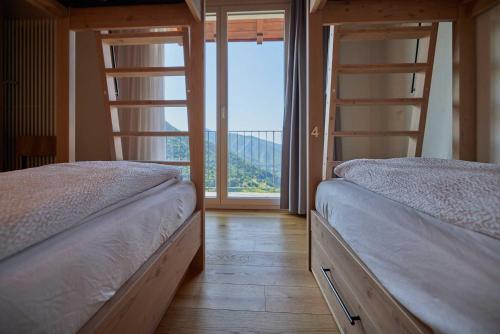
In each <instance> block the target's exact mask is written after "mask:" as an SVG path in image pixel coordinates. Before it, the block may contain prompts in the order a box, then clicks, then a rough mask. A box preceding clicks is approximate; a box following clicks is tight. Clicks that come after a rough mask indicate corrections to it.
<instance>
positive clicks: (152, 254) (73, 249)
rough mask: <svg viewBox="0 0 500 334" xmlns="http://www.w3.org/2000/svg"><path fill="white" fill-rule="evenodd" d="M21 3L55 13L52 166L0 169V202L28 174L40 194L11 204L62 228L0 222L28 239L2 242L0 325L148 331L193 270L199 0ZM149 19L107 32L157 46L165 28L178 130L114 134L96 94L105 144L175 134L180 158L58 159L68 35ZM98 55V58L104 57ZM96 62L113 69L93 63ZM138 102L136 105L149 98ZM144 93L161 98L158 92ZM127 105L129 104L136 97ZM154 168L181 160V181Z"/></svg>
mask: <svg viewBox="0 0 500 334" xmlns="http://www.w3.org/2000/svg"><path fill="white" fill-rule="evenodd" d="M29 2H30V3H31V4H32V5H35V6H37V7H38V8H39V9H40V10H43V11H44V12H46V13H49V14H50V15H52V16H53V17H55V18H56V48H55V49H56V52H57V54H56V60H55V73H56V80H55V87H56V88H55V110H56V129H57V138H56V161H57V162H58V163H60V164H55V165H49V166H44V167H40V168H34V169H31V170H30V169H28V170H24V171H15V172H10V173H5V174H4V175H2V177H3V181H5V182H3V185H2V186H3V187H11V188H9V189H12V194H5V193H4V195H5V196H3V198H2V201H3V202H5V203H7V202H9V201H12V200H13V199H15V198H16V196H14V195H13V194H14V193H17V194H18V195H19V196H21V195H20V193H21V192H22V191H26V190H27V187H31V186H30V182H31V181H32V182H34V183H36V185H34V183H32V184H33V187H32V188H33V189H36V188H37V187H38V188H39V189H41V190H42V192H43V190H44V188H45V193H43V194H41V195H40V194H30V195H29V196H27V197H26V198H33V199H34V200H33V201H32V202H33V203H34V204H33V206H30V205H29V204H30V203H31V202H30V201H20V202H26V203H27V207H28V209H26V207H25V206H23V205H19V207H17V206H16V208H15V209H16V210H17V209H19V210H20V211H19V212H21V211H22V213H21V215H23V217H25V218H26V217H27V218H26V219H24V220H23V221H22V222H21V224H24V223H26V222H29V221H31V222H37V221H40V216H41V215H43V216H44V217H46V218H47V217H48V218H50V219H53V220H54V221H56V222H57V221H59V220H60V223H61V224H62V225H61V224H59V225H57V224H55V225H53V226H59V227H57V228H53V227H47V229H46V230H45V231H44V232H43V233H41V234H40V235H39V237H37V236H36V234H37V233H29V230H26V229H24V230H23V228H21V227H19V226H18V227H14V228H13V229H10V231H11V232H13V231H14V233H15V231H16V230H17V231H20V230H23V231H25V232H28V233H25V234H28V235H29V236H25V238H24V239H23V240H25V239H26V238H27V239H29V240H25V241H24V242H23V244H22V246H19V245H18V246H15V245H14V246H12V247H11V248H8V247H7V246H6V245H3V247H2V259H1V260H0V280H1V281H2V287H1V290H0V294H1V295H2V298H1V299H2V301H1V302H0V308H1V309H2V316H1V317H0V318H1V320H0V322H1V323H2V325H0V328H1V329H0V331H4V330H5V331H6V332H31V331H34V330H36V331H45V332H61V333H62V332H79V333H151V332H154V330H155V329H156V327H157V325H158V323H159V322H160V320H161V318H162V316H163V314H164V313H165V311H166V309H167V307H168V305H169V303H170V301H171V300H172V298H173V296H174V295H175V292H176V290H177V288H178V287H179V285H180V283H181V281H182V279H183V278H184V277H185V275H187V274H188V273H192V274H195V273H199V272H201V271H202V270H203V268H204V258H205V254H204V250H205V247H204V193H205V192H204V163H203V161H204V144H203V138H204V137H203V133H204V79H203V78H204V40H203V38H204V23H203V21H204V2H203V1H195V0H189V1H188V0H186V1H185V2H184V1H162V3H161V4H160V3H159V2H158V1H150V2H147V1H145V2H142V3H143V4H142V5H133V6H132V5H128V4H131V3H133V2H134V1H121V2H120V1H119V2H120V4H121V5H120V6H100V7H92V6H90V7H89V6H78V7H66V6H65V4H68V5H70V6H71V5H72V4H78V3H79V4H82V3H84V2H81V1H80V2H74V1H61V2H57V1H46V0H44V1H36V0H33V1H29ZM86 3H87V4H90V3H94V4H97V2H95V1H87V2H86ZM124 3H125V4H124ZM144 3H146V4H144ZM153 28H154V29H156V30H155V31H154V32H147V33H146V34H144V33H143V34H142V35H141V36H139V37H138V36H132V35H131V36H127V35H126V34H118V33H117V34H115V35H114V36H115V37H117V38H115V39H114V40H115V41H116V40H119V42H121V43H122V44H123V43H124V42H125V44H126V43H127V41H132V43H133V44H134V45H136V44H137V42H138V41H139V40H140V41H141V43H142V42H144V41H146V43H143V44H148V43H147V41H149V40H154V39H156V40H157V41H158V40H159V41H160V43H161V41H164V40H165V39H167V40H170V39H171V38H172V36H173V37H174V39H175V41H176V43H179V44H182V45H183V47H184V67H183V68H182V69H176V71H175V75H178V74H179V73H180V72H182V73H180V74H181V75H184V76H185V78H186V100H185V101H183V103H182V104H183V105H184V106H185V107H186V110H187V120H188V130H187V131H185V132H183V133H181V134H180V133H173V134H172V133H135V134H131V133H126V134H125V133H122V132H119V131H114V128H113V126H116V124H112V117H111V114H112V113H113V112H114V111H115V110H113V108H110V104H112V103H110V100H112V99H111V97H110V98H109V100H108V99H107V98H106V101H105V104H106V105H105V106H106V107H107V108H108V109H106V111H107V112H109V114H110V115H109V117H108V118H107V119H108V120H109V124H108V126H109V129H110V141H111V142H112V143H114V144H116V143H118V142H119V141H120V139H121V138H122V137H124V136H133V135H137V136H171V135H173V136H178V135H183V136H185V137H187V138H188V140H189V160H188V161H181V162H179V161H159V164H158V163H155V164H153V163H150V162H147V161H144V162H138V161H135V162H129V161H116V162H115V161H112V162H95V163H92V162H77V163H74V162H70V161H71V160H73V159H74V158H72V157H74V142H73V141H74V137H72V136H73V135H74V133H73V131H74V123H73V122H74V94H75V92H74V79H75V78H74V66H75V63H74V61H75V56H74V52H75V46H74V43H73V41H74V32H75V31H81V30H87V31H95V32H96V40H97V43H98V45H99V47H100V48H101V49H104V47H105V45H109V44H110V43H112V42H113V40H112V39H109V36H107V35H106V36H104V34H103V33H101V31H110V30H121V31H124V30H129V31H137V30H138V29H141V30H143V31H144V30H146V31H151V30H150V29H153ZM158 28H163V30H162V29H160V30H157V29H158ZM118 35H119V36H118ZM174 35H175V36H174ZM106 37H108V38H107V39H106ZM138 38H139V39H138ZM106 43H107V44H106ZM98 50H99V48H98ZM98 54H99V53H98ZM100 56H103V57H105V55H102V54H100ZM106 61H107V59H106V58H103V59H101V62H102V63H104V64H105V63H106ZM156 70H160V72H161V73H160V75H161V74H165V75H170V74H172V73H171V69H165V71H163V72H162V71H161V69H156ZM102 71H103V73H104V72H105V71H110V72H112V71H113V69H106V68H105V67H104V68H103V69H102ZM125 72H126V73H120V74H121V75H131V76H141V77H143V76H147V75H149V74H151V73H149V72H148V69H134V70H133V71H130V69H129V70H127V69H126V71H125ZM167 72H168V73H167ZM152 74H153V75H158V73H156V74H155V73H152ZM106 75H108V73H104V74H103V82H102V83H96V84H102V85H103V86H102V91H104V92H105V95H107V91H108V86H107V85H108V83H109V81H112V80H107V79H106V78H107V77H106ZM108 77H109V76H108ZM149 102H150V101H145V103H144V105H140V106H139V107H144V108H148V107H151V104H150V103H149ZM156 102H157V103H156V104H158V103H159V104H160V105H162V106H163V105H167V104H168V103H167V102H169V101H156ZM131 103H134V104H135V106H136V107H137V104H138V103H140V101H132V102H131ZM156 104H155V106H156ZM111 107H112V106H111ZM115 107H116V106H115ZM124 107H127V106H124ZM72 138H73V139H72ZM118 147H119V146H117V145H113V146H112V148H113V153H114V154H112V156H114V157H115V158H117V160H120V158H122V157H121V156H119V155H118V154H117V152H118V151H117V148H118ZM165 165H175V166H186V167H188V168H189V178H190V181H181V180H180V179H181V176H180V174H179V173H180V172H179V170H178V168H177V167H170V166H165ZM30 180H31V181H30ZM65 182H67V184H68V189H65V184H66V183H65ZM44 184H45V186H44ZM51 184H53V185H54V191H53V192H52V191H51V187H52V185H51ZM72 189H73V190H74V191H71V190H72ZM134 189H135V190H134ZM78 192H81V193H80V194H78ZM11 195H12V196H11ZM108 195H109V198H108ZM37 196H38V197H37ZM51 196H54V197H53V198H52V200H48V199H47V197H51ZM96 196H99V198H97V199H96V198H95V197H96ZM21 197H22V196H21ZM101 198H102V200H101ZM4 200H5V201H4ZM18 202H19V201H18ZM16 203H17V202H16ZM26 203H25V204H26ZM36 203H45V204H42V209H44V210H47V211H44V212H34V211H33V210H32V211H30V210H29V208H30V207H33V208H36V207H37V206H36ZM65 203H66V204H65ZM23 208H24V209H23ZM51 208H52V209H53V210H51ZM68 208H70V210H68ZM71 208H75V212H76V213H75V212H72V209H71ZM25 209H26V210H25ZM12 210H14V209H12ZM12 210H11V211H12ZM23 210H24V211H23ZM11 211H9V210H6V212H11ZM12 212H13V211H12ZM19 212H18V213H16V214H19ZM12 217H13V216H12V215H11V216H9V214H7V217H5V216H4V217H3V219H7V220H6V221H11V220H12ZM70 218H71V219H70ZM68 221H69V223H68ZM49 225H50V224H49ZM16 226H17V225H16ZM26 226H27V225H26ZM44 226H45V225H44ZM61 226H62V227H61ZM26 228H28V227H26ZM3 232H5V230H3ZM11 232H9V233H11ZM6 235H7V234H6ZM133 249H136V250H138V252H132V250H133ZM4 251H5V252H4ZM120 264H121V265H120ZM26 266H28V267H26ZM51 275H53V276H51ZM52 278H53V279H52ZM44 282H45V283H46V284H45V285H44ZM117 284H118V286H117ZM40 285H43V286H40ZM23 287H25V289H23ZM9 298H12V299H9ZM70 301H73V302H75V301H77V305H74V304H68V303H69V302H70ZM80 303H81V304H80Z"/></svg>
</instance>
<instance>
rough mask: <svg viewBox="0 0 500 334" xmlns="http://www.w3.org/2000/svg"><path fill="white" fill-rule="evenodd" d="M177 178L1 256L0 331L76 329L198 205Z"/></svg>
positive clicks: (188, 186)
mask: <svg viewBox="0 0 500 334" xmlns="http://www.w3.org/2000/svg"><path fill="white" fill-rule="evenodd" d="M195 201H196V196H195V189H194V186H193V185H192V184H191V183H190V182H179V181H177V180H171V181H169V182H165V183H163V184H161V185H159V186H157V187H154V188H152V189H150V190H148V191H146V192H143V193H140V194H138V195H136V196H134V197H132V198H130V199H127V200H125V201H121V202H119V203H117V204H115V205H113V206H112V207H108V208H107V209H105V210H102V211H100V212H98V213H96V214H94V215H93V216H92V217H89V218H88V219H87V220H86V221H85V222H84V223H82V224H79V225H78V226H76V227H73V228H71V229H69V230H66V231H64V232H62V233H59V234H57V235H55V236H53V237H51V238H49V239H48V240H45V241H44V242H40V243H37V244H36V245H34V246H32V247H29V248H27V249H25V250H24V251H22V252H20V253H17V254H16V255H13V256H11V257H9V258H7V259H5V260H3V261H0V333H75V332H76V331H77V330H78V329H79V328H80V327H81V326H82V325H84V324H85V322H86V321H87V320H89V319H90V318H91V317H92V315H93V314H94V313H96V312H97V310H98V309H99V308H100V307H101V306H102V305H103V304H104V303H105V302H106V301H107V300H108V299H110V298H111V297H112V296H113V295H114V293H115V292H116V291H117V290H118V289H119V288H120V286H121V285H122V284H123V283H124V282H125V281H126V280H127V279H128V278H129V277H130V276H131V275H132V274H133V273H134V272H135V271H137V269H139V267H140V266H141V265H142V264H143V263H144V262H145V261H146V260H147V259H148V258H149V257H150V256H151V255H152V254H153V253H154V252H155V251H156V250H157V249H158V248H159V247H160V246H161V245H162V244H163V243H164V242H165V241H166V240H167V239H168V238H169V237H170V236H171V235H172V234H173V233H174V232H175V231H176V230H177V229H178V228H179V226H180V225H181V224H182V223H183V222H184V221H185V220H186V219H187V218H188V217H189V216H190V215H191V214H192V213H193V211H194V209H195Z"/></svg>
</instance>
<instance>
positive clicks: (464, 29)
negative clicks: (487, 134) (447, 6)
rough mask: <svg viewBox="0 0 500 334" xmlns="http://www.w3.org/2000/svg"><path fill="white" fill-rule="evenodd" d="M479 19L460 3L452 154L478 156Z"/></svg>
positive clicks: (455, 47) (455, 34)
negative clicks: (477, 74) (477, 22)
mask: <svg viewBox="0 0 500 334" xmlns="http://www.w3.org/2000/svg"><path fill="white" fill-rule="evenodd" d="M476 107H477V106H476V22H475V20H474V18H473V17H471V16H470V15H469V14H468V13H467V8H466V6H465V5H462V6H461V7H460V17H459V19H458V21H456V22H453V158H454V159H461V160H469V161H475V160H476V159H477V113H476Z"/></svg>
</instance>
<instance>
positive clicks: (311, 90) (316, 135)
mask: <svg viewBox="0 0 500 334" xmlns="http://www.w3.org/2000/svg"><path fill="white" fill-rule="evenodd" d="M323 58H324V54H323V27H322V11H318V12H315V13H311V14H310V15H308V21H307V64H308V65H307V83H308V85H307V86H308V87H307V108H308V112H307V180H308V182H307V230H308V233H307V235H308V236H307V249H308V254H309V257H308V264H309V269H311V257H310V255H311V240H310V237H311V234H310V231H311V210H313V209H314V207H315V200H316V189H317V187H318V184H319V183H320V182H321V181H322V167H323V164H322V158H323V140H324V136H323V133H324V132H323V131H324V130H323V126H324V114H325V112H324V111H325V110H324V102H323V99H324V87H323V82H324V81H323V80H324V76H325V73H324V67H323V61H324V60H323ZM315 130H316V131H315Z"/></svg>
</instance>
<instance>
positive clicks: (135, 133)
mask: <svg viewBox="0 0 500 334" xmlns="http://www.w3.org/2000/svg"><path fill="white" fill-rule="evenodd" d="M188 135H189V132H188V131H120V132H113V136H115V137H185V136H188Z"/></svg>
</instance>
